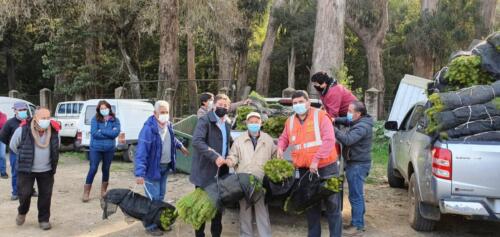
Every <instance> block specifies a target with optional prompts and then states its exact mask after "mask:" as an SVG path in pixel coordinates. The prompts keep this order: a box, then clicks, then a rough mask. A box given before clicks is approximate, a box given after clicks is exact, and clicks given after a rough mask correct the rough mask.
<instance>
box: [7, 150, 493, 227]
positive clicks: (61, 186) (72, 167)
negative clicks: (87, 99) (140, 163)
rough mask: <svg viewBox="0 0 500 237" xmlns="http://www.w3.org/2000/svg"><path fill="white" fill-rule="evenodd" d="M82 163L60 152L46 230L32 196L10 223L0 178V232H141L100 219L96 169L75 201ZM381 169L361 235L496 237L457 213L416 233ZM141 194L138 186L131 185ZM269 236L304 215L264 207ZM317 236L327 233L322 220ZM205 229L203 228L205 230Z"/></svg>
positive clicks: (228, 221)
mask: <svg viewBox="0 0 500 237" xmlns="http://www.w3.org/2000/svg"><path fill="white" fill-rule="evenodd" d="M87 170H88V162H87V161H85V160H82V158H81V156H79V157H78V156H75V155H74V154H71V153H65V154H64V155H63V156H62V158H61V162H60V165H59V168H58V172H57V174H56V178H55V185H54V193H53V199H52V216H51V222H52V225H53V228H52V230H49V231H41V230H40V229H39V228H38V223H37V210H36V201H37V200H36V198H33V200H32V205H31V210H30V212H29V214H28V217H27V220H26V223H25V224H24V225H23V226H21V227H18V226H16V225H15V216H16V214H17V205H18V202H16V201H10V191H11V189H10V179H8V180H4V179H2V180H0V236H9V237H13V236H109V237H119V236H147V235H146V234H145V232H144V229H143V227H142V224H141V223H140V222H138V221H135V222H132V223H127V222H126V219H125V218H124V215H123V214H122V213H121V211H117V213H116V214H114V215H113V216H111V217H110V218H109V219H107V220H102V210H101V208H100V204H99V198H98V195H99V194H98V189H99V188H100V187H99V183H100V182H99V181H100V179H101V176H100V173H99V174H98V175H97V176H96V178H95V182H94V183H95V184H97V185H95V186H94V187H93V189H92V193H91V197H92V200H91V201H90V202H89V203H85V204H84V203H82V202H81V201H80V198H81V194H82V188H83V182H84V178H85V175H86V172H87ZM131 170H132V164H130V163H124V162H121V161H114V162H113V164H112V167H111V171H112V173H111V183H110V188H126V187H129V188H133V187H134V177H133V174H132V172H131ZM383 173H384V171H383V167H375V170H373V172H372V175H373V177H372V178H371V182H369V184H368V185H367V187H366V195H367V212H366V223H367V231H366V233H365V236H500V224H498V223H491V222H479V221H466V220H464V219H463V218H461V217H446V218H444V220H443V221H442V222H440V223H439V226H438V228H437V230H436V231H435V232H432V233H418V232H415V231H413V230H412V229H411V228H410V227H409V225H408V221H407V219H408V206H407V191H406V190H404V189H392V188H389V187H388V185H387V184H386V183H385V181H384V180H385V179H384V177H383ZM167 189H168V193H167V201H168V202H175V201H176V200H177V199H179V197H181V196H182V195H184V194H186V193H187V192H190V191H192V190H193V186H192V185H191V184H190V183H189V181H188V176H187V175H185V174H173V175H171V176H169V179H168V188H167ZM137 191H139V192H141V193H143V190H142V189H140V188H137ZM270 214H271V223H272V231H273V236H278V237H280V236H286V237H294V236H306V234H307V230H306V222H305V217H304V216H293V215H287V214H285V213H283V212H282V211H280V210H279V209H276V208H272V209H270ZM343 219H344V222H345V223H346V222H347V221H348V220H350V207H349V204H348V201H347V198H345V199H344V211H343ZM238 223H239V222H238V212H237V211H235V210H227V211H226V212H225V214H224V218H223V226H224V230H223V236H238V233H239V226H238ZM322 223H323V236H327V235H328V231H327V225H326V221H325V220H323V221H322ZM207 230H208V228H207ZM167 236H194V232H193V230H192V228H191V227H190V226H188V225H187V224H184V223H182V221H178V222H176V224H175V225H174V228H173V230H172V231H171V232H168V233H167Z"/></svg>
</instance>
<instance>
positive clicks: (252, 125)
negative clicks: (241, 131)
mask: <svg viewBox="0 0 500 237" xmlns="http://www.w3.org/2000/svg"><path fill="white" fill-rule="evenodd" d="M247 128H248V131H249V132H251V133H258V132H259V131H260V124H257V123H249V124H247Z"/></svg>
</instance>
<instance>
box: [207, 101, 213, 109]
mask: <svg viewBox="0 0 500 237" xmlns="http://www.w3.org/2000/svg"><path fill="white" fill-rule="evenodd" d="M207 107H208V109H209V110H211V109H212V108H213V107H214V101H213V100H209V101H208V104H207Z"/></svg>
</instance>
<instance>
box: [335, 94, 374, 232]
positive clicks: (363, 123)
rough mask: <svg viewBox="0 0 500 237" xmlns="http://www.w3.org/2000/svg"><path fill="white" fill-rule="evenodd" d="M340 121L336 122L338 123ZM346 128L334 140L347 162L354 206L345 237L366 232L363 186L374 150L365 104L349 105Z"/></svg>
mask: <svg viewBox="0 0 500 237" xmlns="http://www.w3.org/2000/svg"><path fill="white" fill-rule="evenodd" d="M338 122H339V121H336V123H338ZM345 122H346V124H344V125H346V126H347V128H346V130H345V131H341V130H339V129H338V128H335V137H336V138H337V141H338V142H340V143H341V144H342V146H343V147H342V155H343V156H344V159H345V172H346V178H347V183H348V186H349V202H350V203H351V217H352V221H351V224H350V225H347V226H345V230H344V234H345V235H346V236H358V235H360V234H362V233H363V232H364V227H365V223H364V214H365V200H364V193H363V188H364V182H365V179H366V177H367V176H368V173H369V172H370V168H371V161H372V158H371V148H372V133H373V119H372V117H371V116H370V115H368V114H367V112H366V107H365V105H364V104H363V103H362V102H359V101H354V102H351V104H350V105H349V110H348V113H347V117H346V121H345Z"/></svg>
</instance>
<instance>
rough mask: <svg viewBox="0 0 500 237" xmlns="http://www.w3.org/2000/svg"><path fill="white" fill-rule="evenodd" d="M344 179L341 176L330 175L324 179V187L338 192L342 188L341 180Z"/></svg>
mask: <svg viewBox="0 0 500 237" xmlns="http://www.w3.org/2000/svg"><path fill="white" fill-rule="evenodd" d="M343 181H344V178H343V177H332V178H329V179H327V180H326V185H325V188H326V189H328V190H330V191H332V192H336V193H338V192H340V190H341V189H342V182H343Z"/></svg>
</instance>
